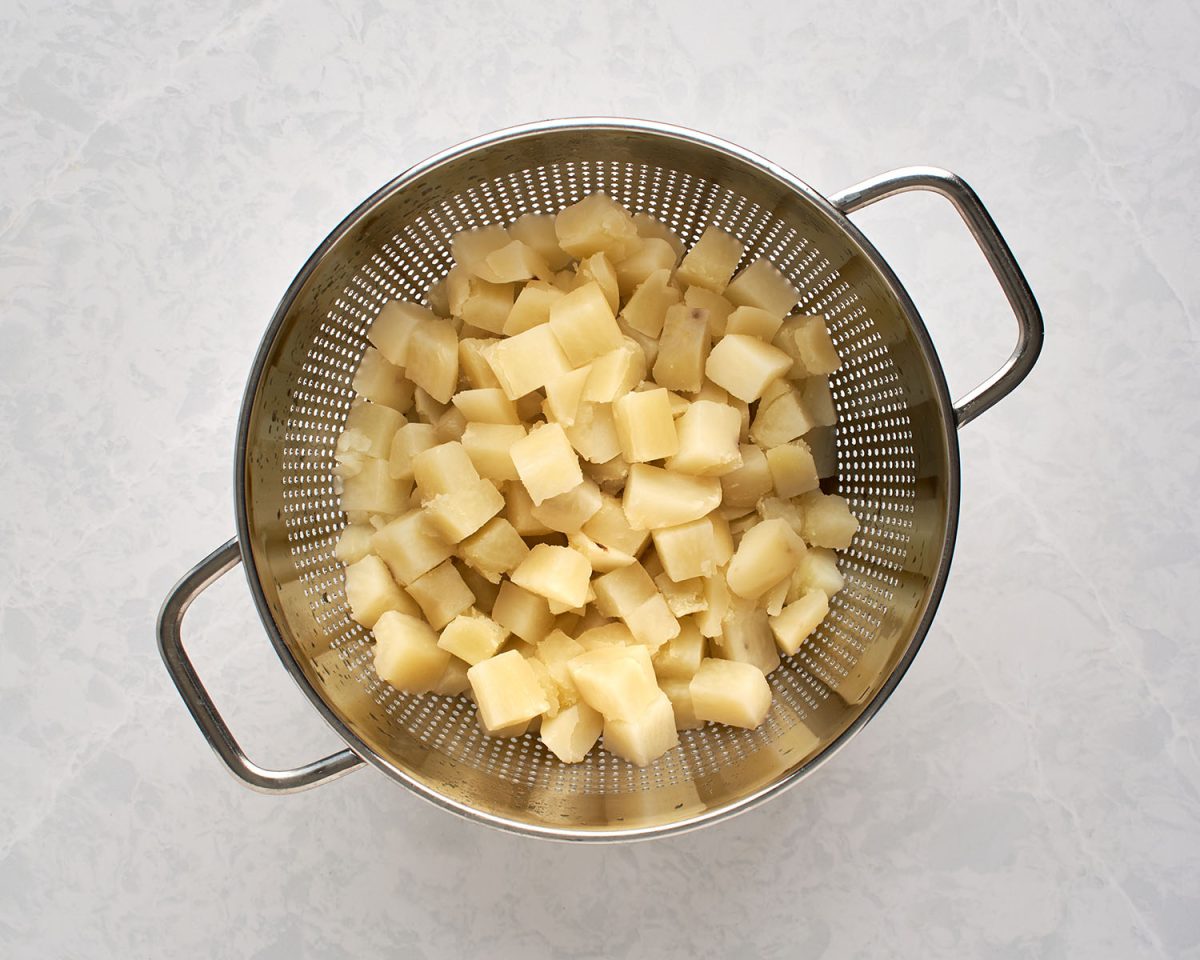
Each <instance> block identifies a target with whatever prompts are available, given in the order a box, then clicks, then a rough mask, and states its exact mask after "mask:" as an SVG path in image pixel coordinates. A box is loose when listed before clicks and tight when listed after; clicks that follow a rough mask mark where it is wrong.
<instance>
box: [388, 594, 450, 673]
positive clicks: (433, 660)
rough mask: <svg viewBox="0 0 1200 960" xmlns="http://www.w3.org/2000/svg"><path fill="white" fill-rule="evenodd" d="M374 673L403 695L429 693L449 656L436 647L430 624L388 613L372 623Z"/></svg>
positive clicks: (403, 615) (410, 617)
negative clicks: (373, 626) (373, 625)
mask: <svg viewBox="0 0 1200 960" xmlns="http://www.w3.org/2000/svg"><path fill="white" fill-rule="evenodd" d="M374 633H375V672H376V673H377V674H378V675H379V679H381V680H383V681H384V682H385V683H388V684H390V685H391V686H393V687H395V688H396V689H397V690H401V691H403V692H405V693H428V692H429V691H431V690H432V689H433V688H434V687H435V686H436V685H437V684H438V683H439V682H440V681H441V679H442V676H443V675H444V674H445V672H446V668H447V667H448V666H449V665H450V654H448V653H447V652H446V651H445V650H443V649H442V648H441V647H439V646H438V645H437V634H436V633H434V631H433V630H432V629H431V628H430V626H429V624H427V623H425V622H424V621H422V620H420V619H418V618H417V617H412V616H409V615H407V614H404V613H397V612H396V611H394V610H393V611H389V612H387V613H385V614H384V615H383V616H382V617H380V618H379V621H378V622H377V623H376V624H375V629H374Z"/></svg>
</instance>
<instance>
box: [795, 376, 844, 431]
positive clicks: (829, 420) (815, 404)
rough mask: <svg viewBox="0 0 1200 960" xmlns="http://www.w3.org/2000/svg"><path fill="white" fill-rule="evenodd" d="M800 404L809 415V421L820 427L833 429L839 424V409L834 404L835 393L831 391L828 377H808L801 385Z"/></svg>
mask: <svg viewBox="0 0 1200 960" xmlns="http://www.w3.org/2000/svg"><path fill="white" fill-rule="evenodd" d="M799 390H800V402H801V404H803V405H804V409H805V411H806V412H807V413H808V419H809V420H811V421H812V423H813V424H814V425H815V426H818V427H832V426H833V425H834V424H835V423H837V407H836V406H835V405H834V402H833V391H831V390H830V389H829V379H828V378H827V377H808V378H807V379H805V380H801V381H800V384H799Z"/></svg>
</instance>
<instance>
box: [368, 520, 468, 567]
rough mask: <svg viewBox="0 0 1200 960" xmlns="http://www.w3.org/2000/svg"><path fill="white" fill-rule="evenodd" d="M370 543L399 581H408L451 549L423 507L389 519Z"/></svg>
mask: <svg viewBox="0 0 1200 960" xmlns="http://www.w3.org/2000/svg"><path fill="white" fill-rule="evenodd" d="M371 546H372V547H373V548H374V550H375V552H376V553H377V554H379V556H380V558H381V559H382V560H383V562H384V563H386V564H387V565H388V569H389V570H390V571H391V572H392V576H393V577H395V578H396V580H398V581H399V582H400V583H402V584H411V583H412V582H413V581H414V580H416V579H417V578H418V577H420V576H421V575H422V574H425V573H428V572H429V571H430V570H432V569H433V568H434V567H436V566H437V565H438V564H439V563H441V562H442V561H443V560H447V559H449V557H450V555H451V554H452V553H453V552H454V551H453V548H452V547H451V546H450V544H448V543H447V542H446V541H445V540H443V539H442V537H441V536H440V535H439V534H438V533H437V530H436V529H435V528H434V526H433V524H432V522H431V521H430V519H429V514H427V513H426V512H425V511H424V510H410V511H409V512H408V513H406V514H403V515H402V516H399V517H397V518H396V519H395V520H392V521H391V522H390V523H388V524H387V525H386V526H385V527H383V529H382V530H380V531H379V532H378V533H376V534H375V536H374V538H373V539H372V540H371Z"/></svg>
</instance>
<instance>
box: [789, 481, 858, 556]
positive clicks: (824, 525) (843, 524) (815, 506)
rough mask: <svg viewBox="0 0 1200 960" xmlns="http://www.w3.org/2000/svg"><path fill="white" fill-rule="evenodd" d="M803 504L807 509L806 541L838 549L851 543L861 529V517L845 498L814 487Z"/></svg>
mask: <svg viewBox="0 0 1200 960" xmlns="http://www.w3.org/2000/svg"><path fill="white" fill-rule="evenodd" d="M800 507H801V509H802V510H803V511H804V540H805V542H807V543H811V544H812V545H813V546H814V547H832V548H834V549H837V550H844V549H846V548H847V547H848V546H850V542H851V541H852V540H853V539H854V534H856V533H857V532H858V519H857V518H856V517H855V516H854V514H853V513H851V512H850V505H849V504H848V503H846V501H845V500H843V499H842V498H841V497H839V496H827V495H826V494H824V493H821V491H819V490H814V491H813V492H812V493H806V494H804V496H803V497H801V498H800Z"/></svg>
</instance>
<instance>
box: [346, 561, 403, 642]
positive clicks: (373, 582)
mask: <svg viewBox="0 0 1200 960" xmlns="http://www.w3.org/2000/svg"><path fill="white" fill-rule="evenodd" d="M346 603H347V604H349V606H350V616H351V617H352V618H353V619H354V620H356V621H358V622H359V623H361V624H362V625H363V626H364V627H367V628H368V629H369V628H371V627H374V626H375V623H376V621H378V620H379V618H380V617H381V616H383V615H384V614H385V613H387V612H388V611H389V610H397V611H399V612H400V613H407V614H409V615H411V616H417V615H418V614H420V612H421V611H420V608H419V607H418V606H417V605H416V603H414V602H413V600H412V598H411V597H409V595H408V594H407V593H405V592H404V590H403V589H402V588H401V587H400V586H399V585H398V584H397V583H396V581H395V580H393V579H392V575H391V573H389V572H388V568H387V566H386V565H385V564H384V562H383V561H382V560H380V559H379V558H378V557H377V556H375V555H374V554H369V555H367V556H364V557H363V558H362V559H361V560H359V561H357V562H356V563H352V564H350V565H349V566H347V567H346Z"/></svg>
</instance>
